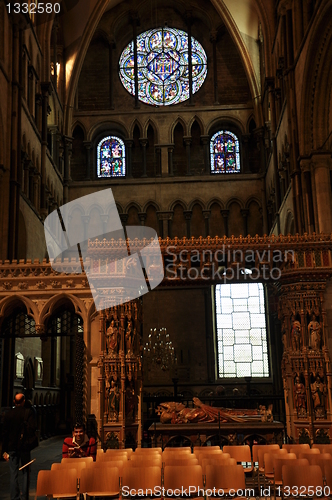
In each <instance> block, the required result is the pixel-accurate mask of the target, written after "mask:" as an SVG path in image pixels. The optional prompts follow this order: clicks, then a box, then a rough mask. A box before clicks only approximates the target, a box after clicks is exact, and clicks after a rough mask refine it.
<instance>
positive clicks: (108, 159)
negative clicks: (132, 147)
mask: <svg viewBox="0 0 332 500" xmlns="http://www.w3.org/2000/svg"><path fill="white" fill-rule="evenodd" d="M125 175H126V156H125V145H124V142H123V141H122V140H121V139H119V137H115V136H113V135H110V136H108V137H104V139H102V140H101V141H100V142H99V144H98V146H97V176H98V177H125Z"/></svg>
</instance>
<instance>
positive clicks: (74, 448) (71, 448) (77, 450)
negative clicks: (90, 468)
mask: <svg viewBox="0 0 332 500" xmlns="http://www.w3.org/2000/svg"><path fill="white" fill-rule="evenodd" d="M96 454H97V444H96V441H95V439H94V438H93V437H91V438H90V439H89V438H88V436H87V435H86V434H85V426H84V424H80V423H76V424H75V425H74V430H73V436H72V437H67V438H66V439H65V440H64V442H63V445H62V458H82V457H92V458H93V460H94V461H96Z"/></svg>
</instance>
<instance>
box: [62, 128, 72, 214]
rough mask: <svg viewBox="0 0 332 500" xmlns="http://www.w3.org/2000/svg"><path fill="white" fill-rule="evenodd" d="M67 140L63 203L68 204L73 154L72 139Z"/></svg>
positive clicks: (66, 138)
mask: <svg viewBox="0 0 332 500" xmlns="http://www.w3.org/2000/svg"><path fill="white" fill-rule="evenodd" d="M64 140H65V165H64V176H63V203H64V204H65V203H67V202H68V185H69V181H70V158H71V154H72V138H71V137H68V136H66V137H65V138H64Z"/></svg>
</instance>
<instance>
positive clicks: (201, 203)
mask: <svg viewBox="0 0 332 500" xmlns="http://www.w3.org/2000/svg"><path fill="white" fill-rule="evenodd" d="M194 205H199V206H200V207H201V209H202V210H205V203H204V201H203V200H201V199H199V198H195V200H193V201H192V202H190V204H189V210H192V209H193V206H194Z"/></svg>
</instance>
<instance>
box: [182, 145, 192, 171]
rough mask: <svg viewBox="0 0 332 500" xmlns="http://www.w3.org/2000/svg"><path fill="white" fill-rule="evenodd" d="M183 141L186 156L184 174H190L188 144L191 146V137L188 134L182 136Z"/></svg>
mask: <svg viewBox="0 0 332 500" xmlns="http://www.w3.org/2000/svg"><path fill="white" fill-rule="evenodd" d="M183 142H184V144H185V146H186V156H187V174H186V175H191V172H190V146H191V137H190V136H184V137H183Z"/></svg>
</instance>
